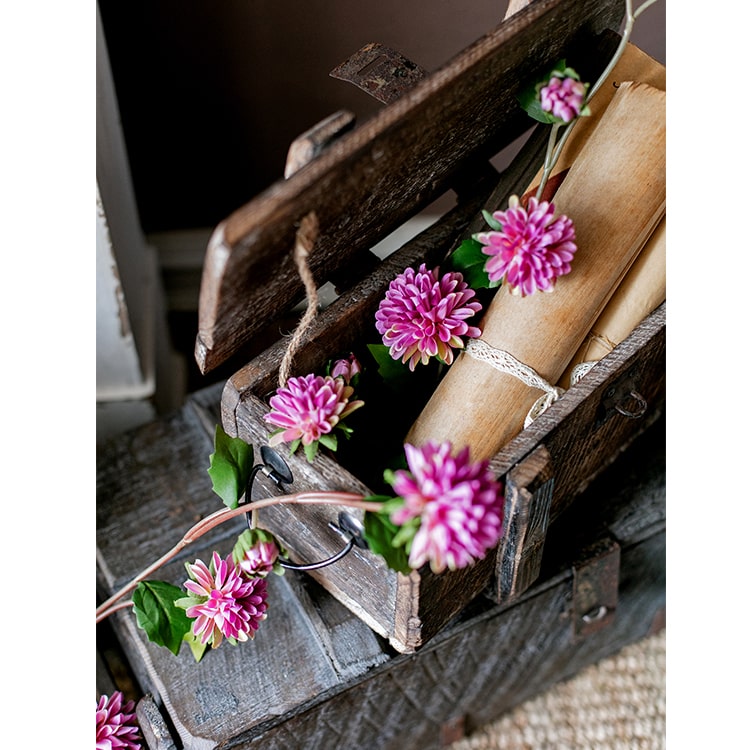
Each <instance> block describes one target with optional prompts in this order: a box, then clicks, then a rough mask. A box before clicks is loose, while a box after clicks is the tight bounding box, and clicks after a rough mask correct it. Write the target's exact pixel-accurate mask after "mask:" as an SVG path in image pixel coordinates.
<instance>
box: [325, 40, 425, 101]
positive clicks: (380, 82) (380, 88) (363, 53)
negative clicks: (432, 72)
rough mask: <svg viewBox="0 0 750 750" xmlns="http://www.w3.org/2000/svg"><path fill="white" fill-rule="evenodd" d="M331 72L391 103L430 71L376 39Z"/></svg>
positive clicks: (334, 76)
mask: <svg viewBox="0 0 750 750" xmlns="http://www.w3.org/2000/svg"><path fill="white" fill-rule="evenodd" d="M329 75H330V76H331V78H337V79H338V80H341V81H348V82H349V83H353V84H354V85H355V86H356V87H357V88H360V89H362V91H366V92H367V93H368V94H370V95H371V96H373V97H374V98H375V99H377V100H378V101H379V102H382V103H383V104H390V103H391V102H395V101H396V99H398V98H400V97H401V96H403V94H404V93H406V92H407V91H408V90H409V89H411V88H413V87H414V85H415V84H417V83H419V81H421V80H422V79H423V78H424V77H425V76H426V75H427V71H426V70H425V69H424V68H422V67H421V66H419V65H417V63H415V62H412V61H411V60H409V59H408V58H406V57H404V56H403V55H402V54H400V53H399V52H396V51H395V50H392V49H390V47H386V46H384V45H382V44H380V43H378V42H374V43H372V44H366V45H365V46H364V47H362V49H360V50H358V51H357V52H355V53H354V54H353V55H352V56H351V57H350V58H349V59H348V60H345V61H344V62H342V63H341V64H340V65H337V66H336V67H335V68H334V69H333V70H332V71H331V72H330V73H329Z"/></svg>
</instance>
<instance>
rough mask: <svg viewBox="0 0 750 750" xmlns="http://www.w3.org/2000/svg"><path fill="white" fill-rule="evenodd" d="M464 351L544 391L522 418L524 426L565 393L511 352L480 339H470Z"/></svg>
mask: <svg viewBox="0 0 750 750" xmlns="http://www.w3.org/2000/svg"><path fill="white" fill-rule="evenodd" d="M465 352H466V353H467V354H468V355H469V356H470V357H472V358H474V359H476V360H479V361H480V362H486V363H487V364H488V365H491V366H492V367H494V368H495V369H496V370H499V371H500V372H505V373H508V375H513V376H514V377H515V378H518V379H519V380H520V381H521V382H523V383H525V384H526V385H528V386H530V387H531V388H538V389H539V390H540V391H544V395H543V396H541V397H540V398H538V399H537V400H536V402H535V403H534V405H533V406H532V407H531V409H530V410H529V413H528V414H527V415H526V419H525V420H524V425H523V426H524V427H528V426H529V425H530V424H531V423H532V422H533V421H534V420H535V419H536V418H537V417H538V416H539V415H540V414H541V413H542V412H544V411H545V410H546V409H548V408H549V407H550V406H551V405H552V404H553V403H554V402H555V401H557V399H558V398H560V396H562V395H563V393H565V391H564V390H563V389H562V388H558V387H557V386H554V385H550V384H549V383H548V382H547V381H546V380H545V379H544V378H543V377H542V376H541V375H540V374H539V373H538V372H537V371H536V370H534V369H533V368H532V367H529V366H528V365H525V364H524V363H523V362H520V361H519V360H517V359H516V358H515V357H514V356H513V355H512V354H510V353H509V352H506V351H505V350H503V349H495V347H494V346H490V344H488V343H487V342H486V341H482V339H471V340H470V341H469V343H468V344H467V345H466V349H465Z"/></svg>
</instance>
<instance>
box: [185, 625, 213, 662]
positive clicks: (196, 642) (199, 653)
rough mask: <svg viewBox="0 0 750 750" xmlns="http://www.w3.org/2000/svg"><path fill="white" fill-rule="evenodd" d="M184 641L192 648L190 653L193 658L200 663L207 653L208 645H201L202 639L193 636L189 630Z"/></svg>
mask: <svg viewBox="0 0 750 750" xmlns="http://www.w3.org/2000/svg"><path fill="white" fill-rule="evenodd" d="M183 640H184V641H185V642H186V643H187V645H188V646H190V651H191V652H192V654H193V658H194V659H195V661H196V662H199V661H200V660H201V659H202V658H203V656H204V655H205V653H206V649H207V648H208V643H201V639H200V638H199V637H198V636H197V635H193V631H192V630H188V632H187V633H185V637H184V638H183Z"/></svg>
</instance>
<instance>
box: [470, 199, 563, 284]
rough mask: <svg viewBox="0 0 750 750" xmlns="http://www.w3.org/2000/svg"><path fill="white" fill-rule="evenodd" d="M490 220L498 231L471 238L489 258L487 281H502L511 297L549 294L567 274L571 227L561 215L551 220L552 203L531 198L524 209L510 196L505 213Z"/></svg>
mask: <svg viewBox="0 0 750 750" xmlns="http://www.w3.org/2000/svg"><path fill="white" fill-rule="evenodd" d="M492 218H493V219H494V220H495V222H497V225H498V226H500V227H501V228H500V229H499V230H497V231H490V232H480V233H478V234H475V235H474V239H476V240H478V241H479V242H481V243H482V245H484V247H483V248H482V252H483V253H484V254H485V255H489V256H490V257H489V260H488V261H487V263H486V264H485V267H484V268H485V271H486V272H487V275H488V276H489V278H490V281H499V280H502V281H503V283H505V284H507V285H508V286H509V287H510V290H511V292H512V293H513V294H520V295H521V296H522V297H526V296H527V295H529V294H533V293H534V292H535V291H537V290H539V291H542V292H551V291H553V290H554V288H555V282H556V281H557V278H558V276H563V275H564V274H566V273H570V263H571V261H572V260H573V255H574V253H575V251H576V249H577V246H576V244H575V238H576V234H575V227H574V226H573V222H572V221H571V220H570V219H569V218H568V217H567V216H565V215H560V216H559V217H557V218H555V206H554V204H552V203H547V202H546V201H541V202H540V201H538V200H537V199H536V198H534V197H531V198H529V206H528V210H527V209H525V208H523V207H522V206H521V205H520V201H519V199H518V196H517V195H512V196H511V197H510V200H509V201H508V210H507V211H495V213H493V214H492Z"/></svg>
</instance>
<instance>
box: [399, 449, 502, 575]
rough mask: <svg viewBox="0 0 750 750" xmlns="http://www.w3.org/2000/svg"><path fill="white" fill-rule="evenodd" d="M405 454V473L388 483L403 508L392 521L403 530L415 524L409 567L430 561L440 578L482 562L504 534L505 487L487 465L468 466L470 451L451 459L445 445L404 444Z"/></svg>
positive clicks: (400, 473)
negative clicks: (404, 525)
mask: <svg viewBox="0 0 750 750" xmlns="http://www.w3.org/2000/svg"><path fill="white" fill-rule="evenodd" d="M404 451H405V452H406V461H407V464H408V466H409V471H404V470H399V471H396V472H393V474H392V475H390V479H389V481H391V483H392V485H393V489H394V491H395V492H396V494H398V495H399V496H400V497H401V498H403V500H404V504H403V506H402V507H401V508H399V509H397V510H396V511H394V512H392V513H391V521H392V522H393V523H395V524H396V525H397V526H402V525H403V524H407V523H410V522H413V519H419V525H418V528H417V531H416V533H415V534H414V537H413V539H412V540H411V547H410V549H409V565H410V567H411V568H413V569H414V570H416V569H418V568H420V567H421V566H422V565H424V564H425V563H428V562H429V564H430V568H431V569H432V571H433V572H435V573H440V572H442V571H443V570H445V569H446V568H449V569H450V570H456V569H457V568H463V567H465V566H467V565H470V564H472V563H473V562H475V561H476V560H479V559H481V558H483V557H484V556H485V554H486V552H487V550H488V549H491V548H492V547H494V546H495V545H496V544H497V542H498V540H499V539H500V535H501V534H502V530H503V502H504V498H503V488H502V484H501V483H500V482H498V481H497V480H496V479H495V476H494V474H493V473H492V472H491V471H490V470H489V468H488V466H489V462H488V461H479V462H476V463H472V462H471V461H470V460H469V448H468V447H466V448H464V449H463V450H461V451H460V452H459V453H458V454H457V455H455V456H454V455H453V454H452V445H451V443H450V442H449V441H445V442H444V443H442V444H440V445H438V444H437V443H434V442H431V441H430V442H428V443H426V444H425V445H424V446H423V447H421V448H417V447H415V446H413V445H409V444H406V445H405V446H404ZM387 478H388V475H387Z"/></svg>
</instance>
